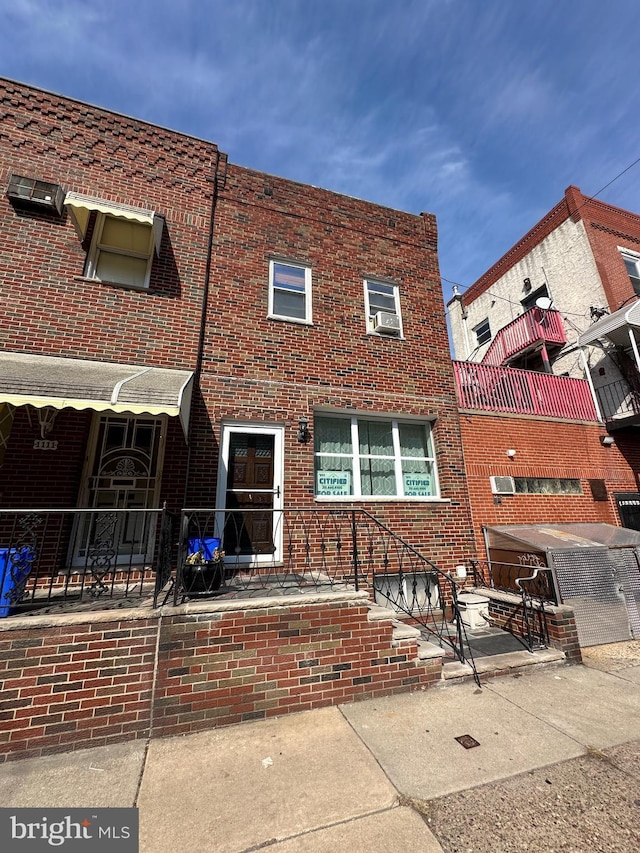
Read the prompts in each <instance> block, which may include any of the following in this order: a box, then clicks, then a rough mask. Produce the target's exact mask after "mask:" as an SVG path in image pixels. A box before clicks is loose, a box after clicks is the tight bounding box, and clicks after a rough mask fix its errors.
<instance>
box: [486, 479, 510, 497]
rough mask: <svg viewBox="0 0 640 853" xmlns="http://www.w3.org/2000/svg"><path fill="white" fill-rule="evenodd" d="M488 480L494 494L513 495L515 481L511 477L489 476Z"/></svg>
mask: <svg viewBox="0 0 640 853" xmlns="http://www.w3.org/2000/svg"><path fill="white" fill-rule="evenodd" d="M490 480H491V491H492V493H493V494H494V495H515V493H516V482H515V480H514V479H513V477H491V478H490Z"/></svg>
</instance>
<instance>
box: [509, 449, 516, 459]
mask: <svg viewBox="0 0 640 853" xmlns="http://www.w3.org/2000/svg"><path fill="white" fill-rule="evenodd" d="M515 455H516V452H515V450H513V448H511V449H510V450H507V456H508V457H509V459H513V457H514V456H515Z"/></svg>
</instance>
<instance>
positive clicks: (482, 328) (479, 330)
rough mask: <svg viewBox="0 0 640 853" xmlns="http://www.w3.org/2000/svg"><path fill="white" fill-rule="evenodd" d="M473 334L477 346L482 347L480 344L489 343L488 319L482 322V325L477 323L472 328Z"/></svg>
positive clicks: (489, 328)
mask: <svg viewBox="0 0 640 853" xmlns="http://www.w3.org/2000/svg"><path fill="white" fill-rule="evenodd" d="M473 331H474V334H475V336H476V344H477V346H479V347H480V346H482V344H486V343H489V341H490V340H491V326H490V325H489V318H488V317H487V319H486V320H483V321H482V323H478V325H477V326H475V328H474V330H473Z"/></svg>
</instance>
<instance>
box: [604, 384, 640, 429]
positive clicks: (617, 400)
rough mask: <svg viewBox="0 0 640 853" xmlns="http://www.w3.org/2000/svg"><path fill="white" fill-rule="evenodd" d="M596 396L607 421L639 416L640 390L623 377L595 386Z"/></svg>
mask: <svg viewBox="0 0 640 853" xmlns="http://www.w3.org/2000/svg"><path fill="white" fill-rule="evenodd" d="M596 397H597V398H598V403H599V405H600V409H601V411H602V416H603V418H604V419H605V421H606V422H607V423H611V422H615V421H617V420H620V419H623V418H625V419H626V418H633V417H640V392H638V391H636V390H635V388H632V387H631V385H629V383H628V382H627V381H626V380H624V379H619V380H617V381H616V382H609V383H608V384H607V385H601V386H600V387H599V388H596Z"/></svg>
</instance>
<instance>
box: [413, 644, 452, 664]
mask: <svg viewBox="0 0 640 853" xmlns="http://www.w3.org/2000/svg"><path fill="white" fill-rule="evenodd" d="M445 654H446V653H445V650H444V649H441V648H440V646H437V645H436V644H435V643H430V642H429V641H428V640H420V642H419V643H418V660H432V659H433V658H443V657H444V656H445Z"/></svg>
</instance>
